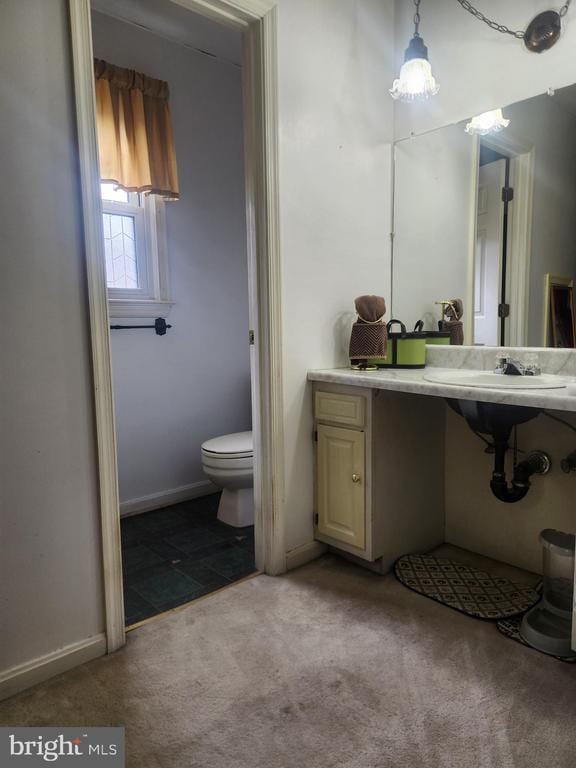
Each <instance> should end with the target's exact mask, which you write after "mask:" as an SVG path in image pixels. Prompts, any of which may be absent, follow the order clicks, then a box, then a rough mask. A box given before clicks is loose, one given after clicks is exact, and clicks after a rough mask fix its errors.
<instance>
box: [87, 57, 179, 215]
mask: <svg viewBox="0 0 576 768" xmlns="http://www.w3.org/2000/svg"><path fill="white" fill-rule="evenodd" d="M94 75H95V78H96V123H97V127H98V149H99V153H100V176H101V178H102V181H106V182H111V183H114V184H117V185H118V186H119V187H122V189H125V190H126V191H127V192H150V193H152V194H155V195H161V196H162V197H164V198H165V199H167V200H177V199H178V197H179V187H178V171H177V169H176V152H175V150H174V138H173V135H172V118H171V115H170V104H169V101H168V98H169V90H168V83H165V82H164V81H163V80H155V79H154V78H152V77H148V76H147V75H143V74H141V73H140V72H135V71H134V70H132V69H123V68H122V67H116V66H114V65H113V64H108V63H107V62H106V61H101V60H99V59H96V60H95V61H94Z"/></svg>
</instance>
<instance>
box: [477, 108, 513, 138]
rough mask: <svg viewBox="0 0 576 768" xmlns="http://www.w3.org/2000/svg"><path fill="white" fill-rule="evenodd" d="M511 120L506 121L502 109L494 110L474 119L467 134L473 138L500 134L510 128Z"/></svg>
mask: <svg viewBox="0 0 576 768" xmlns="http://www.w3.org/2000/svg"><path fill="white" fill-rule="evenodd" d="M509 125H510V120H506V118H505V117H504V115H503V114H502V110H501V109H492V110H490V112H483V113H482V114H481V115H477V116H476V117H473V118H472V120H471V121H470V122H469V123H468V125H467V126H466V133H469V134H470V135H471V136H474V135H478V136H486V134H488V133H499V132H500V131H502V130H504V128H508V126H509Z"/></svg>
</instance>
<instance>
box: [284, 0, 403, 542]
mask: <svg viewBox="0 0 576 768" xmlns="http://www.w3.org/2000/svg"><path fill="white" fill-rule="evenodd" d="M391 6H392V3H388V2H384V1H383V0H358V1H357V2H353V3H352V2H350V0H313V1H311V0H280V2H279V10H280V14H279V45H280V60H279V77H280V104H279V107H280V137H281V145H280V153H281V156H280V183H281V190H280V192H281V238H282V240H281V247H282V263H283V321H284V338H283V345H284V349H283V352H284V380H283V384H284V400H285V403H284V413H285V419H284V429H285V455H286V477H285V483H286V485H285V495H286V501H285V519H286V544H287V549H288V550H291V549H294V548H296V547H298V546H300V545H303V544H305V543H307V542H309V541H311V540H312V537H313V530H312V511H313V498H312V485H313V484H312V466H313V448H312V445H313V444H312V438H311V435H312V408H311V396H310V392H309V388H308V387H307V385H306V371H307V370H308V369H310V368H331V367H334V366H335V365H346V364H347V358H346V354H347V349H346V344H347V341H348V331H349V325H348V324H349V322H350V320H351V317H352V312H353V309H354V307H353V301H354V298H355V297H356V296H358V295H360V294H363V293H378V294H381V295H383V296H386V297H389V295H390V258H389V232H390V217H389V211H390V141H391V139H392V113H393V105H392V100H391V99H390V97H389V95H388V92H387V88H388V87H389V81H390V80H391V77H392V61H391V50H392V45H393V12H392V7H391Z"/></svg>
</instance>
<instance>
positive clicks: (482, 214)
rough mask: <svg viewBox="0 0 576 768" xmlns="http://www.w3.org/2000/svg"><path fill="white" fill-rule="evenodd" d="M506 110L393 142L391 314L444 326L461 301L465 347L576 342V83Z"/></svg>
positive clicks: (568, 344) (410, 322)
mask: <svg viewBox="0 0 576 768" xmlns="http://www.w3.org/2000/svg"><path fill="white" fill-rule="evenodd" d="M503 112H504V117H505V118H506V119H507V120H509V121H510V122H509V125H508V126H507V127H506V128H504V129H503V130H501V131H500V132H498V133H491V134H487V135H483V136H482V135H473V136H471V135H469V134H468V133H466V132H465V127H466V122H467V121H464V122H462V123H458V124H455V125H449V126H446V127H443V128H439V129H437V130H434V131H431V132H429V133H426V134H422V135H419V136H415V137H413V138H409V139H405V140H401V141H398V142H397V143H396V144H395V147H394V155H395V182H394V251H393V261H392V313H393V316H394V317H396V318H398V319H399V320H402V321H403V322H404V323H405V324H406V325H407V326H410V327H413V326H414V324H416V323H417V322H418V321H420V320H423V321H424V327H425V329H426V330H437V328H438V320H439V318H440V309H441V308H440V307H439V306H438V305H437V304H436V303H435V302H438V301H442V300H446V299H454V298H459V299H462V300H463V303H464V316H463V321H464V330H465V334H464V343H465V344H476V345H486V346H494V345H502V346H512V347H517V346H533V347H542V346H547V347H552V346H558V347H574V346H575V345H576V341H575V340H576V332H575V328H574V311H573V307H574V299H573V281H574V279H575V278H576V85H573V86H569V87H567V88H562V89H559V90H557V91H556V92H555V93H554V94H553V95H552V94H542V95H540V96H536V97H534V98H531V99H527V100H526V101H521V102H518V103H516V104H513V105H511V106H508V107H505V108H504V110H503ZM571 323H572V325H570V324H571Z"/></svg>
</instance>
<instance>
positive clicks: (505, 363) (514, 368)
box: [494, 357, 542, 376]
mask: <svg viewBox="0 0 576 768" xmlns="http://www.w3.org/2000/svg"><path fill="white" fill-rule="evenodd" d="M494 373H497V374H499V375H500V376H540V375H541V373H542V369H541V368H540V367H539V366H537V365H524V363H521V362H520V360H514V358H512V357H501V358H499V359H498V363H497V364H496V368H495V369H494Z"/></svg>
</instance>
